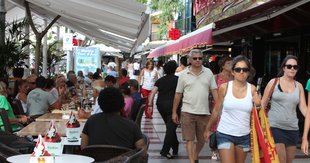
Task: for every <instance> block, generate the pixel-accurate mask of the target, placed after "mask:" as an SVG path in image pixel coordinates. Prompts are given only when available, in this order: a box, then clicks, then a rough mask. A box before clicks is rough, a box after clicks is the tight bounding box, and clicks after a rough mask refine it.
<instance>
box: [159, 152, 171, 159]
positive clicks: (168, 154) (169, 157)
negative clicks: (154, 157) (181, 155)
mask: <svg viewBox="0 0 310 163" xmlns="http://www.w3.org/2000/svg"><path fill="white" fill-rule="evenodd" d="M160 155H161V156H163V157H166V158H167V159H173V156H172V155H171V154H170V153H167V154H160Z"/></svg>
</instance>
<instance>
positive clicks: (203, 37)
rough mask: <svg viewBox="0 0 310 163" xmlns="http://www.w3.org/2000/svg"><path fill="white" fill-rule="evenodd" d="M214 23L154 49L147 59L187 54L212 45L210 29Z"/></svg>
mask: <svg viewBox="0 0 310 163" xmlns="http://www.w3.org/2000/svg"><path fill="white" fill-rule="evenodd" d="M213 27H214V23H211V24H209V25H206V26H204V27H202V28H199V29H197V30H196V31H194V32H191V33H189V34H187V35H185V36H182V37H181V38H179V39H178V40H176V41H172V42H170V43H167V44H165V45H163V46H160V47H158V48H156V49H154V50H153V51H152V52H151V53H150V55H149V56H148V58H153V57H158V56H164V55H173V54H177V53H183V52H188V51H190V50H192V49H194V48H202V47H206V46H211V45H212V28H213Z"/></svg>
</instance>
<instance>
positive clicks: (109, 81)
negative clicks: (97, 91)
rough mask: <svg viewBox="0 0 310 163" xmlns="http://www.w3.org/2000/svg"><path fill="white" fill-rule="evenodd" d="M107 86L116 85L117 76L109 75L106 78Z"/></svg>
mask: <svg viewBox="0 0 310 163" xmlns="http://www.w3.org/2000/svg"><path fill="white" fill-rule="evenodd" d="M104 82H105V86H106V87H115V84H116V78H115V77H114V76H111V75H108V76H106V77H105V78H104Z"/></svg>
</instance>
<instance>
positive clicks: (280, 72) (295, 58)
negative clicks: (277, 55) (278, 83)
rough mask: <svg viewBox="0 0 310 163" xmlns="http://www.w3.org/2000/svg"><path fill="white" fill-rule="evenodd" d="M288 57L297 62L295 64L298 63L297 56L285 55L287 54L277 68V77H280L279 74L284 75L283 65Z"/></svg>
mask: <svg viewBox="0 0 310 163" xmlns="http://www.w3.org/2000/svg"><path fill="white" fill-rule="evenodd" d="M290 59H294V60H295V61H296V62H297V65H298V58H297V57H296V56H294V55H287V56H286V57H285V58H284V59H283V61H282V63H281V66H280V69H279V73H278V77H281V76H283V75H284V71H283V68H284V67H285V65H286V62H287V61H288V60H290Z"/></svg>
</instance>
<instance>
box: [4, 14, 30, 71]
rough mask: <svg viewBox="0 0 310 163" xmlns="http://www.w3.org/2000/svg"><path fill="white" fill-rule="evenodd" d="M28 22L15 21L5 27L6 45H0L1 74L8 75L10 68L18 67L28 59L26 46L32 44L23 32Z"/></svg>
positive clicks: (25, 20)
mask: <svg viewBox="0 0 310 163" xmlns="http://www.w3.org/2000/svg"><path fill="white" fill-rule="evenodd" d="M27 24H28V20H27V19H24V20H23V21H13V22H12V23H11V24H8V23H7V24H6V25H5V27H4V28H5V31H6V38H5V42H4V45H3V46H2V45H0V74H1V75H4V74H7V69H8V68H10V67H13V66H15V67H18V66H20V65H21V64H20V63H21V62H22V61H23V60H24V59H28V58H29V55H28V53H27V51H26V50H27V49H26V46H28V45H30V44H31V41H30V40H29V39H27V37H26V36H27V35H26V34H25V33H24V32H23V30H24V27H25V25H27Z"/></svg>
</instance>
